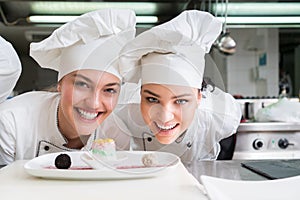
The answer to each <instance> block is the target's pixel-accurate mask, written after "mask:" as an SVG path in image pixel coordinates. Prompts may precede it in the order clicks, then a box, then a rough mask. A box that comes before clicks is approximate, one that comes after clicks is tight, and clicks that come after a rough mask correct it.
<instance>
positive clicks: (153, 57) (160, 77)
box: [119, 10, 222, 88]
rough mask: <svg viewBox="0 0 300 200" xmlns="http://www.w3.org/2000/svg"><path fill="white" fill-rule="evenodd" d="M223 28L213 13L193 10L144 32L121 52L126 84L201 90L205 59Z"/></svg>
mask: <svg viewBox="0 0 300 200" xmlns="http://www.w3.org/2000/svg"><path fill="white" fill-rule="evenodd" d="M221 28H222V22H221V21H219V20H218V19H217V18H215V17H214V16H212V15H211V14H210V13H208V12H203V11H197V10H190V11H184V12H182V13H181V14H180V15H179V16H177V17H175V18H174V19H172V20H171V21H169V22H166V23H164V24H162V25H159V26H156V27H153V28H152V29H150V30H148V31H145V32H143V33H141V34H140V35H138V36H137V37H136V38H135V39H134V40H132V41H130V42H129V43H127V44H126V45H125V46H124V48H123V49H122V50H121V52H120V54H121V56H120V65H119V66H120V71H121V74H122V75H123V76H124V81H127V82H138V80H139V79H140V78H141V81H142V84H146V83H157V84H172V85H180V86H190V87H194V88H201V87H202V79H203V73H204V67H205V60H204V56H205V53H208V52H209V51H210V48H211V46H212V44H213V42H214V41H215V40H216V39H217V37H218V36H219V34H220V32H221Z"/></svg>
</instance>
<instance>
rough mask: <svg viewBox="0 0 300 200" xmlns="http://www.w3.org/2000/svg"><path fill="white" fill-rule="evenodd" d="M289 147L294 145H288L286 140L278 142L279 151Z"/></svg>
mask: <svg viewBox="0 0 300 200" xmlns="http://www.w3.org/2000/svg"><path fill="white" fill-rule="evenodd" d="M289 145H294V144H292V143H289V141H288V140H287V139H286V138H283V139H280V140H279V141H278V146H279V147H280V148H281V149H286V148H287V147H288V146H289Z"/></svg>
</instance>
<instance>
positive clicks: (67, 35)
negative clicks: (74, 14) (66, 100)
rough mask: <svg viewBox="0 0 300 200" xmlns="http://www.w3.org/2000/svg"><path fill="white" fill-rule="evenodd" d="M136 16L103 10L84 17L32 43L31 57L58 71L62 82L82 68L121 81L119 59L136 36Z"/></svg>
mask: <svg viewBox="0 0 300 200" xmlns="http://www.w3.org/2000/svg"><path fill="white" fill-rule="evenodd" d="M135 25H136V19H135V13H134V11H132V10H128V9H102V10H97V11H92V12H89V13H86V14H83V15H81V16H79V17H78V18H76V19H75V20H73V21H71V22H68V23H66V24H64V25H62V26H61V27H59V28H58V29H56V30H55V31H54V32H53V33H52V34H51V35H50V36H49V37H48V38H46V39H45V40H43V41H41V42H38V43H31V44H30V56H31V57H33V58H34V59H35V60H36V61H37V62H38V64H39V65H40V66H41V67H43V68H50V69H53V70H56V71H58V80H60V79H61V78H62V77H64V76H65V75H66V74H68V73H70V72H73V71H76V70H79V69H96V70H100V71H106V72H110V73H112V74H113V75H115V76H117V77H118V78H120V79H121V76H120V73H119V71H118V67H117V65H116V60H117V58H118V56H119V51H120V49H121V48H122V47H123V46H124V45H125V43H126V42H128V41H129V40H131V39H133V38H134V36H135Z"/></svg>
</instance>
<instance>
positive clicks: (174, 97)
mask: <svg viewBox="0 0 300 200" xmlns="http://www.w3.org/2000/svg"><path fill="white" fill-rule="evenodd" d="M143 93H148V94H150V95H153V96H155V97H158V98H160V96H159V95H158V94H156V93H154V92H152V91H150V90H143ZM190 96H192V95H191V94H188V93H186V94H181V95H178V96H173V97H171V98H172V99H178V98H182V97H190Z"/></svg>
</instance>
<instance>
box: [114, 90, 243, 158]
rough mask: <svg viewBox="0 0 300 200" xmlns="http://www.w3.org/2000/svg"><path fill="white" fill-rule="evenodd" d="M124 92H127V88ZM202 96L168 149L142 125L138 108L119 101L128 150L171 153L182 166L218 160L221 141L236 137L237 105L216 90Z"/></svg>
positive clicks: (223, 93) (136, 104)
mask: <svg viewBox="0 0 300 200" xmlns="http://www.w3.org/2000/svg"><path fill="white" fill-rule="evenodd" d="M131 89H132V87H131ZM123 91H126V88H124V89H123ZM132 91H133V90H132ZM125 93H126V92H125ZM132 93H134V92H132ZM202 94H203V98H202V100H201V103H200V105H199V107H198V109H197V110H196V112H195V116H194V119H193V121H192V123H191V125H190V126H189V128H188V129H187V130H186V132H185V133H184V134H182V135H181V136H180V137H179V138H178V139H177V140H176V141H175V142H173V143H171V144H169V145H163V144H161V143H159V142H158V141H157V140H156V138H155V137H154V135H153V133H152V132H151V131H150V129H149V128H148V126H147V125H145V122H144V120H143V117H142V115H141V110H140V104H138V103H130V104H123V105H121V103H122V100H120V105H118V107H117V109H116V112H117V114H118V116H119V117H120V118H121V119H122V120H123V121H124V122H125V124H126V125H127V128H128V129H129V131H130V132H131V134H132V135H133V138H132V143H131V148H132V149H133V150H143V151H166V152H171V153H174V154H176V155H178V156H179V157H180V158H181V160H182V162H184V163H189V162H191V161H193V160H196V159H197V160H215V159H217V156H218V154H219V152H220V144H219V142H220V140H222V139H224V138H227V137H229V136H230V135H232V134H234V133H236V129H237V127H238V126H239V124H240V120H241V115H242V113H241V109H240V105H239V104H238V102H237V101H236V100H235V99H234V98H233V97H232V96H231V95H230V94H228V93H225V92H223V91H221V90H220V89H218V88H215V90H214V92H210V91H205V92H203V93H202ZM132 97H134V98H136V95H132ZM120 98H126V99H129V97H128V94H127V96H126V97H122V96H121V97H120ZM136 100H137V99H136ZM136 100H133V101H136Z"/></svg>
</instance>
